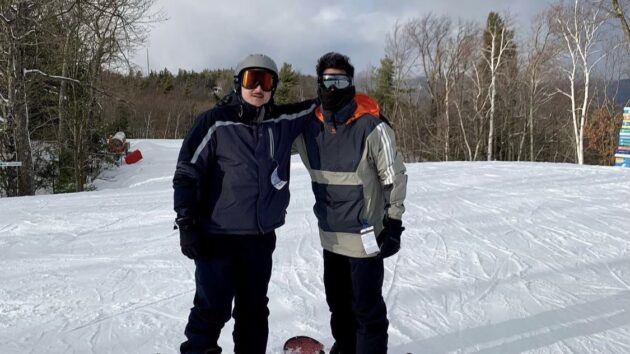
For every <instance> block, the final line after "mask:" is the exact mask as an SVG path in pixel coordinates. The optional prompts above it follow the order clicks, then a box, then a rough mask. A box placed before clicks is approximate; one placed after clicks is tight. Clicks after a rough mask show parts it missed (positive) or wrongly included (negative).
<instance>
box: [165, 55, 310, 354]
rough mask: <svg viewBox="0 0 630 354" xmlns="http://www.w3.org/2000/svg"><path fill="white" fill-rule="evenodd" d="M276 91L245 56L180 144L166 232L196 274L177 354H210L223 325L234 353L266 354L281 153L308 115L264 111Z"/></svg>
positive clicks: (273, 72)
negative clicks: (231, 81) (229, 87)
mask: <svg viewBox="0 0 630 354" xmlns="http://www.w3.org/2000/svg"><path fill="white" fill-rule="evenodd" d="M277 83H278V69H277V67H276V64H275V62H274V61H273V60H272V59H271V58H269V57H268V56H266V55H262V54H253V55H249V56H247V57H246V58H245V59H244V60H243V61H242V62H241V63H239V65H238V66H237V68H236V75H235V90H234V92H233V93H232V94H230V95H228V96H226V98H224V100H222V102H221V103H219V104H218V105H217V106H216V107H215V108H213V109H211V110H209V111H207V112H205V113H203V114H201V115H200V116H199V117H198V118H197V120H196V121H195V123H194V125H193V127H192V128H191V130H190V131H189V132H188V135H187V136H186V138H185V139H184V142H183V144H182V148H181V151H180V153H179V158H178V161H177V167H176V170H175V176H174V178H173V188H174V190H175V193H174V199H175V201H174V202H175V203H174V206H175V211H176V212H177V219H176V224H177V227H178V228H179V233H180V246H181V251H182V253H183V254H184V255H186V256H187V257H189V258H191V259H194V260H195V265H196V270H195V283H196V292H195V297H194V300H193V304H194V307H193V308H192V309H191V311H190V316H189V318H188V324H187V325H186V330H185V335H186V337H187V340H186V341H185V342H184V343H182V345H181V347H180V350H181V352H182V353H220V352H221V348H220V347H219V346H218V344H217V340H218V338H219V335H220V332H221V328H222V327H223V325H224V324H225V323H226V322H227V321H228V320H229V319H230V316H232V317H234V332H233V339H234V352H235V353H247V354H250V353H265V351H266V346H267V337H268V332H269V327H268V316H269V309H268V307H267V303H268V301H269V299H268V298H267V288H268V285H269V280H270V277H271V261H272V253H273V251H274V249H275V244H276V235H275V231H274V230H275V229H276V228H278V227H280V226H282V225H283V224H284V218H285V214H286V209H287V206H288V204H289V186H288V184H289V171H290V166H289V163H290V157H291V144H292V143H293V141H294V140H295V138H296V136H298V135H299V134H300V133H301V132H302V130H303V127H304V125H305V120H306V119H307V118H308V117H309V116H310V113H311V112H312V111H313V109H314V108H315V106H316V105H315V103H314V102H313V101H305V102H303V103H299V104H294V105H282V106H276V105H274V104H273V97H272V96H273V93H274V90H275V88H276V85H277ZM233 300H234V309H233V311H232V301H233Z"/></svg>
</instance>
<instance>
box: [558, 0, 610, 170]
mask: <svg viewBox="0 0 630 354" xmlns="http://www.w3.org/2000/svg"><path fill="white" fill-rule="evenodd" d="M549 16H550V18H551V19H552V23H554V27H553V29H554V33H555V35H556V36H557V38H558V39H559V40H560V41H562V42H563V43H564V45H565V46H564V55H565V59H566V60H564V62H565V63H566V64H565V66H564V68H563V72H564V76H565V78H566V79H567V80H568V82H569V88H568V89H563V88H558V89H557V90H558V92H559V93H561V94H562V95H564V96H565V97H567V99H568V100H569V101H570V104H571V108H570V111H569V112H570V115H571V121H572V123H573V142H574V147H575V157H576V162H577V163H578V164H580V165H581V164H584V128H585V127H586V124H587V119H588V113H589V105H590V103H591V99H592V97H591V93H592V87H591V73H592V71H593V68H594V67H595V65H597V63H598V62H599V61H600V60H601V59H602V58H604V56H605V53H604V52H603V51H602V50H601V49H600V48H599V47H598V46H597V42H598V40H599V38H598V35H599V30H600V29H601V27H602V25H603V24H604V22H605V21H606V18H605V16H603V13H602V11H601V9H600V8H599V7H597V6H593V5H592V4H590V3H587V2H586V1H584V0H582V1H580V0H575V1H574V3H573V5H565V4H564V3H562V4H560V5H557V6H554V7H553V8H552V9H551V11H550V12H549Z"/></svg>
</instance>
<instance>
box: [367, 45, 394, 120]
mask: <svg viewBox="0 0 630 354" xmlns="http://www.w3.org/2000/svg"><path fill="white" fill-rule="evenodd" d="M372 79H373V81H374V82H375V84H376V86H375V87H374V88H373V89H372V90H371V91H370V92H369V94H370V95H371V96H372V97H374V99H376V101H377V102H378V103H379V105H380V107H381V110H382V111H383V113H384V115H386V116H387V115H388V114H391V111H392V109H393V106H394V97H393V95H394V61H393V60H392V59H390V58H389V57H387V56H386V57H385V58H383V59H381V66H380V67H378V68H377V69H376V70H374V74H373V75H372Z"/></svg>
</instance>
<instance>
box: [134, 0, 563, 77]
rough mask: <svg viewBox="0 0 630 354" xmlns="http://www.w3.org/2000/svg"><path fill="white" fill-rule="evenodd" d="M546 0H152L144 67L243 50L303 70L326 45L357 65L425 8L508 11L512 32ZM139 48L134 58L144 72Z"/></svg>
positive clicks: (481, 14)
mask: <svg viewBox="0 0 630 354" xmlns="http://www.w3.org/2000/svg"><path fill="white" fill-rule="evenodd" d="M550 1H551V0H408V1H404V0H387V1H386V0H378V1H377V0H364V1H359V0H353V1H334V0H317V1H303V0H275V1H256V0H220V1H216V0H215V1H210V0H157V4H156V6H157V8H158V9H161V12H162V13H163V15H164V16H165V17H166V18H167V20H165V21H163V22H160V23H157V24H155V25H154V26H153V29H152V31H151V34H150V37H149V43H148V44H147V46H148V53H149V65H150V68H151V70H160V69H162V68H168V69H169V70H170V71H172V72H177V70H178V69H179V68H182V69H187V70H191V69H192V70H196V71H200V70H203V69H218V68H233V67H235V66H236V63H238V61H239V60H240V59H242V58H243V57H244V56H245V55H247V54H249V53H265V54H268V55H270V56H271V57H272V58H274V60H275V61H276V63H277V64H278V66H280V65H281V64H282V63H283V62H288V63H290V64H292V65H293V68H294V69H296V70H298V71H300V72H302V73H304V74H314V72H315V62H316V60H317V58H318V57H319V56H321V55H322V54H324V53H326V52H328V51H338V52H341V53H344V54H346V55H348V56H350V58H351V60H352V62H353V64H354V65H355V67H356V68H357V70H358V71H360V70H364V69H366V68H367V67H368V66H369V65H378V63H379V61H380V58H382V57H383V55H384V46H385V38H386V36H387V34H388V33H389V32H390V31H391V30H392V29H393V27H394V24H395V22H396V21H397V20H398V21H400V22H404V21H406V20H408V19H411V18H417V17H420V16H422V15H424V14H426V13H429V12H432V13H434V14H438V15H443V14H444V15H449V16H451V17H452V18H453V19H456V18H462V19H466V20H477V21H479V22H481V23H483V22H485V18H486V17H487V15H488V12H490V11H498V12H500V13H505V12H509V13H510V14H511V16H512V17H513V19H514V23H515V25H516V26H517V31H521V30H522V31H527V30H528V28H529V25H528V24H529V22H530V19H531V18H532V16H533V15H534V14H536V13H537V12H539V11H540V10H541V9H543V8H545V7H546V6H547V4H548V3H549V2H550ZM146 52H147V50H146V48H142V49H140V50H139V51H138V52H137V54H136V56H135V57H134V59H133V61H134V62H135V63H136V64H138V65H139V67H140V68H142V70H143V71H146V68H147V60H146Z"/></svg>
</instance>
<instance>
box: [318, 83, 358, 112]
mask: <svg viewBox="0 0 630 354" xmlns="http://www.w3.org/2000/svg"><path fill="white" fill-rule="evenodd" d="M355 93H356V91H355V88H354V85H353V86H349V87H346V88H345V89H339V90H333V91H327V90H326V89H324V88H322V87H321V86H319V87H318V88H317V95H318V96H319V99H320V100H321V101H322V107H323V108H324V110H326V111H333V112H336V111H338V110H340V109H341V108H342V107H343V106H345V105H347V104H348V103H349V102H350V101H352V99H353V98H354V95H355Z"/></svg>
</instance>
